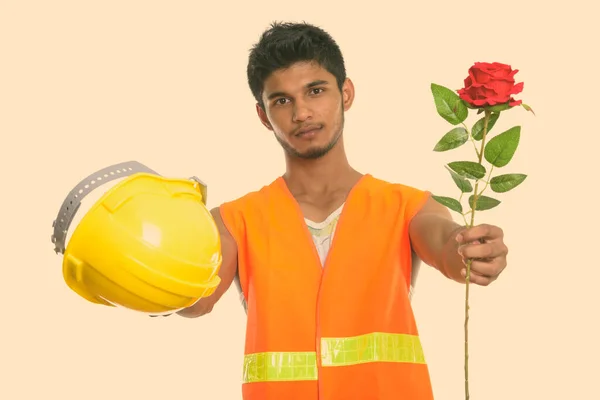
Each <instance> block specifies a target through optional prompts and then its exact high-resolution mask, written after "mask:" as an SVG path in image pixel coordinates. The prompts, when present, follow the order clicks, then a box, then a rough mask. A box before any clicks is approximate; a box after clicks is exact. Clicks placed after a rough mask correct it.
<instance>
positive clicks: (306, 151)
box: [257, 63, 354, 159]
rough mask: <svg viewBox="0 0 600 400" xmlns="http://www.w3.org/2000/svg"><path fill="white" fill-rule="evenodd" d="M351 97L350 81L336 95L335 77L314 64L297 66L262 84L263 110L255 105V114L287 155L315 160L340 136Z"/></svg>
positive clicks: (280, 72)
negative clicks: (271, 132)
mask: <svg viewBox="0 0 600 400" xmlns="http://www.w3.org/2000/svg"><path fill="white" fill-rule="evenodd" d="M353 95H354V91H353V87H352V83H351V82H350V80H346V82H345V83H344V87H343V88H342V92H341V93H340V90H339V89H338V86H337V82H336V79H335V76H334V75H332V74H331V73H329V72H328V71H327V70H326V69H324V68H322V67H320V66H319V65H317V64H316V63H297V64H294V65H292V66H291V67H289V68H286V69H283V70H279V71H276V72H274V73H273V74H272V75H271V76H270V77H269V78H268V79H267V80H266V81H265V85H264V91H263V102H264V105H265V110H262V109H261V108H260V106H258V105H257V111H258V114H259V117H260V119H261V121H262V122H263V124H264V125H265V126H266V127H267V128H268V129H270V130H272V131H273V133H274V134H275V137H276V138H277V140H278V142H279V143H280V144H281V146H282V147H283V149H284V150H285V151H286V152H287V153H288V154H289V155H291V156H295V157H300V158H308V159H310V158H319V157H322V156H323V155H325V154H326V153H327V152H328V151H329V150H331V149H332V148H333V147H334V146H335V144H336V143H337V140H338V139H339V138H340V136H341V135H342V131H343V126H344V112H345V111H347V110H348V109H349V108H350V106H351V104H352V100H353Z"/></svg>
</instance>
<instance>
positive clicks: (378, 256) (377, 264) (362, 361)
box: [220, 174, 433, 400]
mask: <svg viewBox="0 0 600 400" xmlns="http://www.w3.org/2000/svg"><path fill="white" fill-rule="evenodd" d="M428 195H429V193H428V192H424V191H420V190H417V189H414V188H411V187H408V186H404V185H400V184H392V183H388V182H385V181H382V180H379V179H376V178H374V177H373V176H371V175H369V174H366V175H363V176H362V178H361V179H360V180H359V182H358V183H357V184H356V185H355V186H354V188H353V189H352V190H351V191H350V193H349V195H348V198H347V200H346V204H345V206H344V209H343V210H342V214H341V216H340V220H339V222H338V226H337V230H336V233H335V237H334V240H333V244H332V247H331V249H330V252H329V255H328V258H327V260H326V262H325V265H324V267H323V268H322V267H321V262H320V259H319V257H318V254H317V251H316V248H315V247H314V244H313V242H312V239H311V236H310V233H309V231H308V227H307V226H306V225H305V222H304V217H303V214H302V212H301V210H300V207H299V205H298V203H297V202H296V200H295V199H294V197H293V196H292V194H291V193H290V191H289V189H288V187H287V185H286V183H285V180H284V179H283V178H282V177H279V178H277V179H276V180H275V181H274V182H273V183H271V184H270V185H268V186H265V187H263V188H262V189H261V190H259V191H256V192H252V193H249V194H247V195H245V196H243V197H241V198H238V199H236V200H233V201H230V202H227V203H224V204H223V205H222V206H221V208H220V211H221V215H222V218H223V221H224V223H225V225H226V227H227V229H228V230H229V231H230V233H231V234H232V236H233V238H234V239H235V241H236V242H237V247H238V273H239V279H240V285H241V289H242V293H243V295H244V297H245V299H246V301H247V307H248V308H247V315H248V321H247V327H246V343H245V357H244V364H243V384H242V394H243V399H245V400H296V399H297V400H317V399H318V400H351V399H357V400H358V399H360V400H371V399H372V400H392V399H393V400H398V399H410V400H431V399H433V393H432V387H431V383H430V376H429V371H428V368H427V364H426V363H425V359H424V355H423V350H422V347H421V342H420V340H419V336H418V331H417V326H416V323H415V318H414V315H413V311H412V307H411V304H410V300H409V296H408V293H409V287H410V279H411V264H412V262H411V257H412V254H411V245H410V240H409V236H408V225H409V222H410V221H411V218H412V217H413V216H414V215H415V214H416V212H417V211H418V210H419V209H420V207H421V206H422V205H423V204H424V202H425V200H426V199H427V197H428Z"/></svg>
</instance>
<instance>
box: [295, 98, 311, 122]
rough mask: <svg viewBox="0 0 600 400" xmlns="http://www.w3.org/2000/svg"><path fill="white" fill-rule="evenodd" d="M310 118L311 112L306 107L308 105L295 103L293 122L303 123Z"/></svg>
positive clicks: (300, 102) (301, 102)
mask: <svg viewBox="0 0 600 400" xmlns="http://www.w3.org/2000/svg"><path fill="white" fill-rule="evenodd" d="M311 117H312V111H311V110H310V108H309V107H308V105H307V104H306V103H305V102H304V101H302V100H300V101H296V102H295V104H294V115H293V119H294V122H304V121H306V120H308V119H309V118H311Z"/></svg>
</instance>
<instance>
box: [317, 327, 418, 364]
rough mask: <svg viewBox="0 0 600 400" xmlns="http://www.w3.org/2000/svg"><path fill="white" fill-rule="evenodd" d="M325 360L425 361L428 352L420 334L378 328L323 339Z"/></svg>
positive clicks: (339, 362) (329, 361)
mask: <svg viewBox="0 0 600 400" xmlns="http://www.w3.org/2000/svg"><path fill="white" fill-rule="evenodd" d="M321 362H322V365H323V366H324V367H338V366H344V365H354V364H363V363H368V362H397V363H416V364H425V356H424V354H423V348H422V346H421V341H420V339H419V337H418V336H414V335H407V334H396V333H380V332H375V333H369V334H366V335H361V336H355V337H349V338H323V339H321Z"/></svg>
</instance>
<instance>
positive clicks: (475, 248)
mask: <svg viewBox="0 0 600 400" xmlns="http://www.w3.org/2000/svg"><path fill="white" fill-rule="evenodd" d="M458 252H459V254H460V255H461V256H462V257H463V258H465V259H467V260H468V259H493V258H496V257H502V256H504V255H506V253H507V248H506V246H505V245H504V244H503V243H498V242H486V243H480V244H466V245H462V246H460V247H459V248H458Z"/></svg>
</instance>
